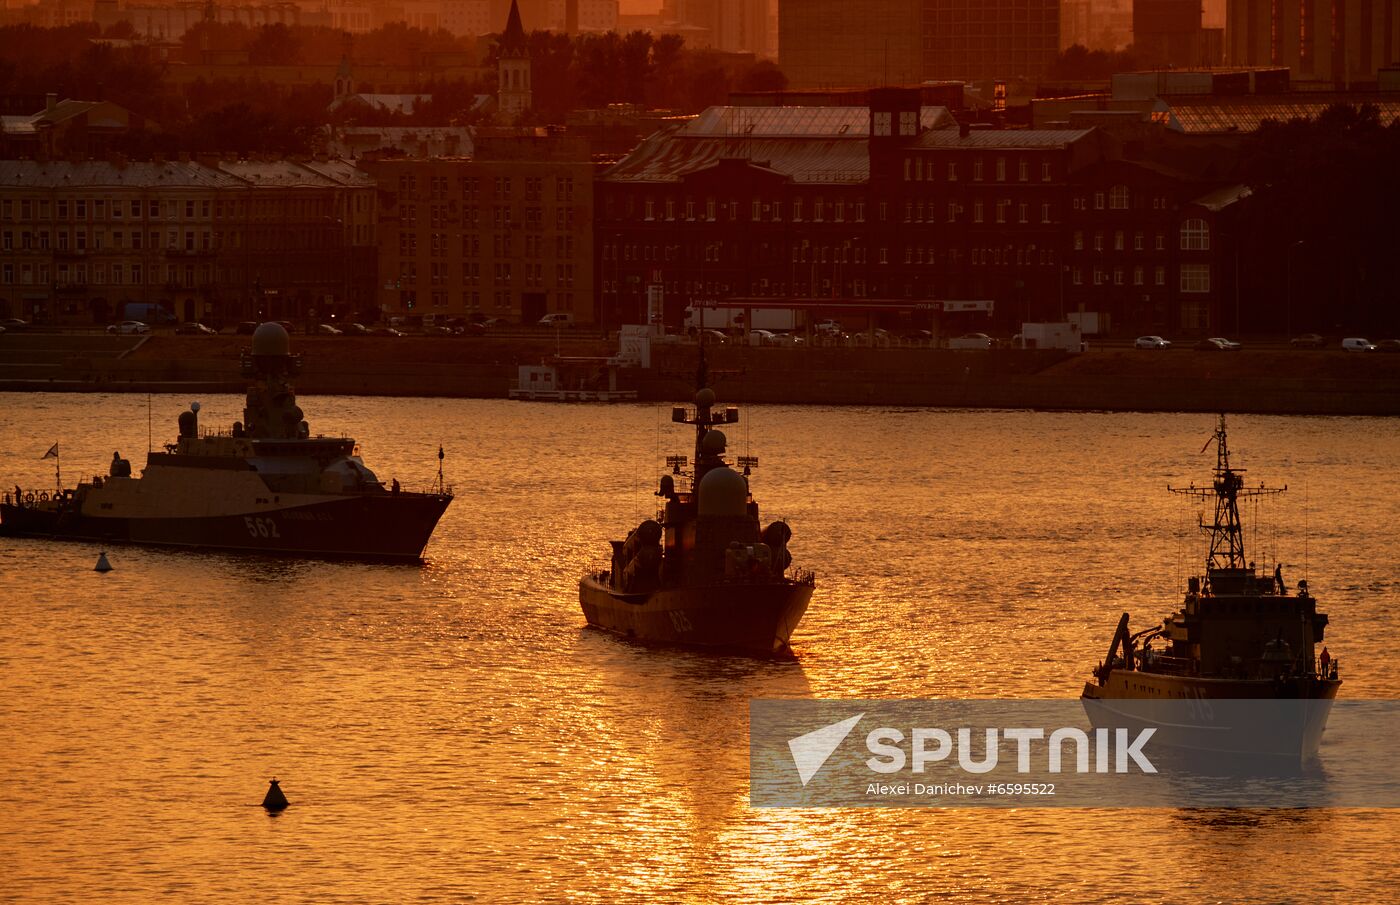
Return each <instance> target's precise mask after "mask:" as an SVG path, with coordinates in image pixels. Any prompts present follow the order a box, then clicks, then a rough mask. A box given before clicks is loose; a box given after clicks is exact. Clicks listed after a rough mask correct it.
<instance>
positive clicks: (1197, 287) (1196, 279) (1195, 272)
mask: <svg viewBox="0 0 1400 905" xmlns="http://www.w3.org/2000/svg"><path fill="white" fill-rule="evenodd" d="M1181 291H1182V292H1210V265H1209V264H1182V265H1181Z"/></svg>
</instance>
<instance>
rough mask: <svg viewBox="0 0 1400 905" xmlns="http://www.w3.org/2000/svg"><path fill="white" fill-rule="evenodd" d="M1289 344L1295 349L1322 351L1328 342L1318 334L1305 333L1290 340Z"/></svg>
mask: <svg viewBox="0 0 1400 905" xmlns="http://www.w3.org/2000/svg"><path fill="white" fill-rule="evenodd" d="M1288 344H1289V345H1290V346H1292V347H1293V348H1295V349H1321V348H1323V347H1324V346H1326V345H1327V340H1325V339H1323V338H1322V336H1321V335H1319V334H1317V333H1304V334H1303V335H1302V336H1295V337H1293V338H1292V339H1290V340H1289V341H1288Z"/></svg>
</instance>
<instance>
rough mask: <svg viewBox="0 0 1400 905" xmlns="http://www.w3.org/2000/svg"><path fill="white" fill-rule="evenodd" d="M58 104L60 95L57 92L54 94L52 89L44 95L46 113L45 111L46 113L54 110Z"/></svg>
mask: <svg viewBox="0 0 1400 905" xmlns="http://www.w3.org/2000/svg"><path fill="white" fill-rule="evenodd" d="M57 106H58V95H57V94H54V93H53V92H52V91H50V92H49V93H48V94H46V95H44V113H45V114H49V113H52V112H53V110H54V108H55V107H57Z"/></svg>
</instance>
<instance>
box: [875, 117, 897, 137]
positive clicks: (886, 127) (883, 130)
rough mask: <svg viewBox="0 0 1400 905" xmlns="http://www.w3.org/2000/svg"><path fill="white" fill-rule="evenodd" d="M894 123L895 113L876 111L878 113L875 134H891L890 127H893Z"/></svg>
mask: <svg viewBox="0 0 1400 905" xmlns="http://www.w3.org/2000/svg"><path fill="white" fill-rule="evenodd" d="M892 124H893V115H892V114H890V113H887V112H879V113H876V114H875V134H876V135H889V134H890V129H891V126H892Z"/></svg>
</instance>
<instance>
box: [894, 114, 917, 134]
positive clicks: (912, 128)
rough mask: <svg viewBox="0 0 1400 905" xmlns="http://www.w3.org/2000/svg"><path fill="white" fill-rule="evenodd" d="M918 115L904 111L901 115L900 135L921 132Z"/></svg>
mask: <svg viewBox="0 0 1400 905" xmlns="http://www.w3.org/2000/svg"><path fill="white" fill-rule="evenodd" d="M918 116H919V115H918V114H917V113H915V112H914V111H912V110H902V111H900V114H899V134H900V135H913V134H915V133H916V132H918V131H919V120H918Z"/></svg>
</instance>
